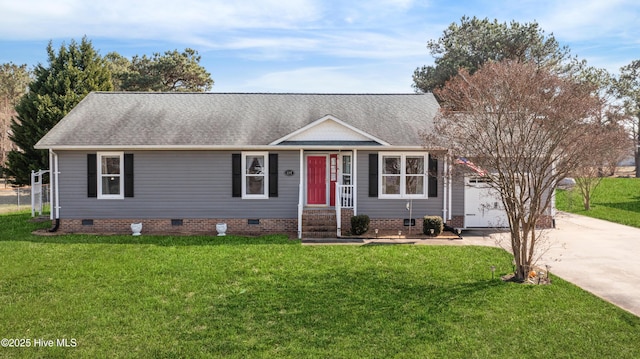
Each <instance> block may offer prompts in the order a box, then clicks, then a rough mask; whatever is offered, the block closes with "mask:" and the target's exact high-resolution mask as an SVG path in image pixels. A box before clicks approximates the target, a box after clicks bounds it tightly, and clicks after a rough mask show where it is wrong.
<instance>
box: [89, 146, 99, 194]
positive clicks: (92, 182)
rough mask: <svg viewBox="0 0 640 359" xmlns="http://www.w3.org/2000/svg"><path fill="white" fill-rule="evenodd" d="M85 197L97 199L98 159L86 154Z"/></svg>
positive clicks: (93, 154) (94, 155)
mask: <svg viewBox="0 0 640 359" xmlns="http://www.w3.org/2000/svg"><path fill="white" fill-rule="evenodd" d="M87 197H98V157H97V155H96V154H95V153H89V154H87Z"/></svg>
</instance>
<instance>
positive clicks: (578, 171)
mask: <svg viewBox="0 0 640 359" xmlns="http://www.w3.org/2000/svg"><path fill="white" fill-rule="evenodd" d="M586 126H588V127H589V128H588V130H587V132H586V134H585V139H584V140H585V141H586V142H587V143H588V144H589V146H585V148H584V152H583V153H582V159H583V160H582V162H581V163H580V164H579V165H578V166H577V167H576V168H575V169H574V170H573V171H572V172H571V174H572V175H573V177H574V178H575V181H576V188H577V189H578V191H579V192H580V195H581V196H582V204H583V206H584V209H585V211H588V210H590V209H591V197H592V194H593V191H595V189H596V188H597V187H598V185H600V182H602V178H604V177H606V176H608V175H610V172H611V168H613V170H615V167H616V164H617V163H618V162H619V161H620V159H621V158H622V157H624V156H625V155H627V154H629V153H630V149H631V145H632V141H631V138H630V137H629V135H628V134H627V131H626V130H625V129H624V128H623V127H622V126H619V125H617V124H613V123H609V124H604V123H598V122H594V123H592V124H589V125H586Z"/></svg>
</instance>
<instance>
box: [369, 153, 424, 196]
mask: <svg viewBox="0 0 640 359" xmlns="http://www.w3.org/2000/svg"><path fill="white" fill-rule="evenodd" d="M384 157H400V164H401V168H400V174H399V176H400V194H386V193H383V190H382V189H383V181H382V178H383V177H384V176H383V169H384ZM407 157H423V158H424V173H423V174H422V176H423V178H424V181H423V191H424V193H423V194H407V193H406V192H407V189H406V183H407V182H406V178H407V174H406V158H407ZM428 168H429V153H428V152H378V198H384V199H398V198H428V194H429V183H428V181H429V176H428ZM394 176H398V175H394ZM412 176H415V175H413V174H412Z"/></svg>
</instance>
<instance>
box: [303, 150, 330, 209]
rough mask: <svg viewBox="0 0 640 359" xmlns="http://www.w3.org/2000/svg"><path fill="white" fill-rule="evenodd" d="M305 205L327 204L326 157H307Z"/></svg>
mask: <svg viewBox="0 0 640 359" xmlns="http://www.w3.org/2000/svg"><path fill="white" fill-rule="evenodd" d="M307 204H310V205H326V204H327V157H326V156H307Z"/></svg>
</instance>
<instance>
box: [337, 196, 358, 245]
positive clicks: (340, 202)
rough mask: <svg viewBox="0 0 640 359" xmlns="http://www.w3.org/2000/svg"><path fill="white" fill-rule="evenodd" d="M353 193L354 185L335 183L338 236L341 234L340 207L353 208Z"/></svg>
mask: <svg viewBox="0 0 640 359" xmlns="http://www.w3.org/2000/svg"><path fill="white" fill-rule="evenodd" d="M354 194H355V186H354V185H341V184H338V185H336V202H335V203H336V205H335V208H336V224H337V227H338V229H337V233H336V235H337V236H338V237H341V236H342V209H343V208H353V206H354Z"/></svg>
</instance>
